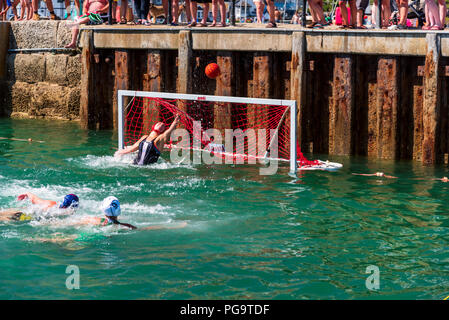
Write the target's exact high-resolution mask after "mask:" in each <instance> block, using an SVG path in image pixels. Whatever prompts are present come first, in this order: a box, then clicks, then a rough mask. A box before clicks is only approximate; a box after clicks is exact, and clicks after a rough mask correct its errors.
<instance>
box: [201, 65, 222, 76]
mask: <svg viewBox="0 0 449 320" xmlns="http://www.w3.org/2000/svg"><path fill="white" fill-rule="evenodd" d="M204 72H205V73H206V76H207V77H208V78H210V79H215V78H216V77H218V75H219V74H220V67H219V66H218V64H216V63H209V64H208V65H207V66H206V70H204Z"/></svg>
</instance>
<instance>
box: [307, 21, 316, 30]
mask: <svg viewBox="0 0 449 320" xmlns="http://www.w3.org/2000/svg"><path fill="white" fill-rule="evenodd" d="M317 24H318V22H312V23H311V24H310V25H308V26H307V27H306V28H309V29H312V28H313V27H315V26H316V25H317Z"/></svg>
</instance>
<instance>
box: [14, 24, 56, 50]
mask: <svg viewBox="0 0 449 320" xmlns="http://www.w3.org/2000/svg"><path fill="white" fill-rule="evenodd" d="M58 25H59V21H53V20H46V21H45V20H41V21H17V22H12V23H11V32H10V34H9V48H10V49H29V48H55V47H56V34H57V33H56V32H57V29H58Z"/></svg>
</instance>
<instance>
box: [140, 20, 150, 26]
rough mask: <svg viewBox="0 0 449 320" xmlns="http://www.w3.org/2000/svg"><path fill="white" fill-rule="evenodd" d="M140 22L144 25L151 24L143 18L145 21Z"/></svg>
mask: <svg viewBox="0 0 449 320" xmlns="http://www.w3.org/2000/svg"><path fill="white" fill-rule="evenodd" d="M142 24H143V25H144V26H147V27H148V26H151V22H150V21H147V20H145V21H143V22H142Z"/></svg>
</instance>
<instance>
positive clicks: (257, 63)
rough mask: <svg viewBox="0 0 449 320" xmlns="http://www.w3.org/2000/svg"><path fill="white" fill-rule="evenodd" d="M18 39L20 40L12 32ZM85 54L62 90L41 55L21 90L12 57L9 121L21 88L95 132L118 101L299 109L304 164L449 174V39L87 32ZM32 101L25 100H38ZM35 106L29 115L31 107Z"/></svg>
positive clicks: (417, 34)
mask: <svg viewBox="0 0 449 320" xmlns="http://www.w3.org/2000/svg"><path fill="white" fill-rule="evenodd" d="M10 32H12V33H13V35H14V27H12V28H11V31H10ZM67 36H68V35H67V34H66V35H65V37H67ZM11 37H12V36H11V35H10V37H9V38H10V39H11ZM54 39H55V46H62V43H58V39H62V36H58V28H56V36H55V37H54ZM65 39H66V40H68V38H65ZM10 42H11V41H10ZM79 45H80V48H81V49H80V51H81V54H75V55H73V56H72V55H69V54H66V53H64V54H63V55H64V56H65V58H61V57H59V58H58V59H62V60H63V61H64V62H63V63H61V64H59V65H61V66H64V65H65V67H63V68H65V69H64V70H65V71H60V72H56V74H58V75H65V77H64V76H63V77H62V79H56V77H54V76H51V74H52V72H51V71H50V72H48V71H47V69H48V68H51V67H50V66H51V65H53V64H54V63H55V61H52V60H51V59H55V58H54V57H48V56H49V55H48V54H44V56H45V60H44V61H45V62H44V63H42V62H41V65H42V64H44V67H41V69H40V70H42V69H44V70H45V71H40V72H39V74H40V75H41V76H42V77H40V78H39V79H40V80H39V81H35V82H31V81H27V79H25V78H24V77H25V76H19V81H17V80H14V79H17V76H16V74H20V72H18V71H16V69H17V68H19V67H18V65H17V64H16V65H12V63H11V62H10V61H11V60H13V61H19V60H18V59H20V58H17V54H16V56H15V57H14V59H13V58H12V54H8V57H7V59H6V60H7V63H6V65H7V67H8V71H7V73H8V76H7V79H8V80H7V81H6V83H8V84H9V86H8V90H10V91H9V92H12V94H10V96H11V98H10V100H9V101H11V102H10V104H7V105H8V106H10V108H11V110H12V112H11V115H12V116H14V114H15V113H17V112H18V109H20V108H22V107H20V105H22V106H23V105H24V104H23V103H22V102H21V101H26V100H24V99H16V100H13V99H12V96H14V92H15V90H14V88H13V86H14V85H15V84H16V83H18V82H19V83H21V84H25V83H26V85H29V86H32V85H37V86H39V87H40V86H41V85H40V84H42V83H46V84H51V85H56V86H58V87H59V88H65V89H63V90H67V91H66V93H65V94H64V93H63V92H64V91H63V90H60V91H58V95H59V96H58V99H54V100H53V101H52V102H51V103H54V104H56V105H58V106H56V105H54V107H50V109H52V108H53V109H55V110H68V109H70V108H71V109H70V110H73V113H68V112H66V113H64V112H61V111H57V112H55V114H66V115H68V114H69V115H73V119H79V120H80V123H81V126H82V127H84V128H90V129H111V128H117V90H119V89H127V90H144V91H164V92H178V93H195V94H210V95H225V96H242V97H255V98H276V99H293V100H296V101H297V103H298V109H299V112H298V115H297V117H298V132H299V134H298V139H299V142H300V145H301V148H302V150H303V151H304V152H315V153H324V154H334V155H364V156H369V157H374V158H380V159H392V160H399V159H414V160H416V161H420V162H422V163H423V164H433V163H447V162H448V154H449V121H448V120H449V119H448V118H449V105H448V95H449V81H448V77H449V58H448V57H449V34H447V33H445V32H423V31H406V32H402V31H401V32H395V31H365V30H363V31H359V30H351V31H347V30H326V31H322V30H318V31H317V30H310V29H302V28H300V27H296V26H295V27H293V26H286V27H285V28H278V29H275V30H267V29H260V28H254V27H249V26H244V25H242V26H239V27H235V28H234V27H229V28H193V29H188V28H184V27H171V28H167V27H158V26H153V27H129V26H126V27H121V26H113V27H110V26H104V25H103V26H95V27H84V28H82V30H81V35H80V42H79ZM39 46H41V47H42V44H40V45H39ZM72 54H73V53H72ZM56 56H57V54H56ZM71 59H73V60H71ZM65 61H67V62H65ZM69 61H72V62H69ZM74 61H76V62H77V63H78V64H76V63H75V62H74ZM210 62H217V63H218V64H219V65H220V69H221V75H220V76H219V77H218V78H217V79H216V80H212V79H208V78H207V77H206V76H205V74H204V68H205V66H206V65H207V64H208V63H210ZM56 63H57V62H56ZM20 64H24V62H21V63H20ZM69 64H70V65H72V64H73V65H76V66H77V67H76V68H74V69H76V70H79V71H80V72H79V73H76V72H77V71H76V70H74V69H70V68H71V67H69ZM47 65H48V66H49V67H47ZM11 66H12V67H11ZM53 74H55V73H53ZM13 75H14V76H15V77H16V78H12V77H13ZM69 76H73V78H72V79H71V80H69V78H68V77H69ZM34 79H35V78H34V77H33V78H32V79H28V80H34ZM77 80H78V82H77ZM14 81H16V82H14ZM11 83H13V85H12V87H11ZM35 90H36V91H32V90H28V91H27V92H34V93H32V94H31V96H34V97H35V98H34V99H37V98H36V96H38V93H37V89H35ZM70 94H72V97H73V96H74V97H75V98H73V100H72V102H70V99H69V97H70ZM29 99H31V98H29ZM28 101H31V100H28ZM55 101H57V102H56V103H55ZM74 101H79V103H78V104H77V105H75V103H74ZM16 103H17V106H16ZM49 104H50V102H48V103H47V108H48V105H49ZM27 105H28V106H30V107H29V109H27V110H31V109H30V108H33V107H34V106H33V103H32V102H31V103H29V104H27ZM61 105H63V106H64V107H62V108H61ZM52 106H53V105H52ZM69 106H71V107H69ZM58 108H59V109H58ZM25 109H26V108H25ZM16 110H17V111H16ZM24 112H25V111H24ZM28 114H30V113H29V112H28ZM48 114H50V115H51V112H50V111H49V112H48ZM214 116H229V115H214ZM65 117H66V118H70V116H65Z"/></svg>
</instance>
